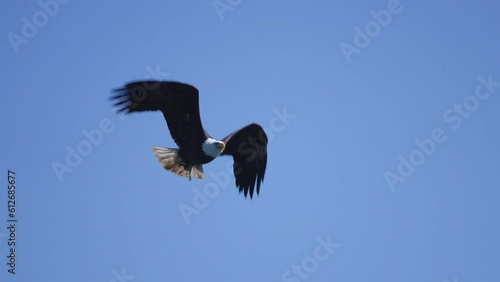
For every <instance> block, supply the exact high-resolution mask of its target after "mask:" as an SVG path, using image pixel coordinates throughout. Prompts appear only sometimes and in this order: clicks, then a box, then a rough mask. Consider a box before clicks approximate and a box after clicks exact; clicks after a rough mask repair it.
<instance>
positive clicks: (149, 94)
mask: <svg viewBox="0 0 500 282" xmlns="http://www.w3.org/2000/svg"><path fill="white" fill-rule="evenodd" d="M116 92H117V94H116V95H115V96H113V97H112V98H113V99H116V100H117V102H116V104H115V105H116V106H120V107H121V108H120V109H119V111H126V112H127V113H131V112H141V111H161V112H162V113H163V116H164V117H165V120H166V122H167V125H168V128H169V130H170V135H171V136H172V138H173V139H174V141H175V143H176V144H177V145H178V146H179V148H178V149H172V148H162V147H153V151H154V152H155V155H156V157H157V158H158V161H159V162H160V163H161V164H162V165H163V167H164V168H165V169H167V170H169V171H171V172H173V173H175V174H177V175H180V176H185V177H188V178H189V179H191V178H193V177H194V178H203V167H202V165H203V164H206V163H209V162H211V161H212V160H214V159H215V158H217V157H219V156H221V155H230V156H233V159H234V165H233V169H234V174H235V178H236V186H237V187H238V188H239V190H240V192H242V191H243V192H244V194H245V197H246V196H247V193H248V192H250V197H252V196H253V192H254V188H255V185H256V186H257V194H259V190H260V184H261V182H262V181H263V180H264V174H265V171H266V164H267V136H266V134H265V132H264V130H263V129H262V127H261V126H260V125H258V124H255V123H252V124H249V125H247V126H245V127H243V128H241V129H239V130H237V131H235V132H233V133H231V134H229V135H228V136H226V137H225V138H223V139H222V140H216V139H214V138H213V137H212V136H210V135H209V134H208V133H207V131H206V130H205V129H204V128H203V126H202V124H201V118H200V112H199V105H198V90H197V89H196V88H195V87H193V86H191V85H188V84H184V83H180V82H173V81H139V82H133V83H129V84H127V85H125V87H124V88H121V89H118V90H116Z"/></svg>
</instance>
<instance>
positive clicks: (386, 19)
mask: <svg viewBox="0 0 500 282" xmlns="http://www.w3.org/2000/svg"><path fill="white" fill-rule="evenodd" d="M410 1H411V0H410ZM402 11H403V6H402V5H401V3H400V2H399V0H389V2H387V6H386V8H385V9H382V10H380V11H378V12H377V11H374V10H372V11H370V15H371V16H372V18H373V20H371V21H369V22H367V23H366V24H365V25H364V27H363V28H360V27H358V26H355V27H354V32H355V34H354V39H353V44H354V45H353V44H349V43H347V42H345V41H342V42H341V43H340V45H339V47H340V51H342V54H343V55H344V58H345V59H346V61H347V63H350V62H351V61H352V58H351V57H352V56H353V55H354V54H357V55H359V54H360V53H361V50H362V49H364V48H366V47H368V45H370V43H371V42H372V39H374V38H375V37H377V36H378V35H379V34H380V32H381V31H382V28H386V27H387V26H388V25H389V24H390V23H391V21H392V18H393V16H395V15H398V14H400V13H401V12H402Z"/></svg>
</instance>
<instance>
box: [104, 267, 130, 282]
mask: <svg viewBox="0 0 500 282" xmlns="http://www.w3.org/2000/svg"><path fill="white" fill-rule="evenodd" d="M111 275H113V277H111V278H110V279H109V282H127V281H135V276H133V275H130V274H127V271H126V269H125V267H122V269H121V271H120V272H118V271H117V270H116V269H113V270H111Z"/></svg>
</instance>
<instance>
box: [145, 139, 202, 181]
mask: <svg viewBox="0 0 500 282" xmlns="http://www.w3.org/2000/svg"><path fill="white" fill-rule="evenodd" d="M153 151H154V152H155V156H156V158H158V161H159V162H160V163H161V164H162V165H163V168H165V169H166V170H169V171H171V172H173V173H175V174H177V175H180V176H184V177H188V178H189V179H190V180H191V178H193V177H194V178H200V179H203V177H204V175H203V167H202V166H201V165H187V164H185V163H184V162H183V161H182V159H181V158H180V157H179V150H178V149H169V148H162V147H153Z"/></svg>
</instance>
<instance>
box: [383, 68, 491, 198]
mask: <svg viewBox="0 0 500 282" xmlns="http://www.w3.org/2000/svg"><path fill="white" fill-rule="evenodd" d="M478 80H479V83H478V84H477V85H476V88H475V90H474V94H473V95H469V96H467V97H465V98H464V99H463V100H462V101H461V102H459V103H455V104H453V106H451V107H449V108H448V109H446V110H445V111H444V112H443V114H442V117H443V121H444V122H445V123H447V124H448V125H449V126H450V127H451V129H452V130H453V131H455V130H458V129H459V128H460V127H461V126H462V124H463V122H464V120H466V119H468V118H470V117H471V116H472V113H474V112H475V111H477V109H479V106H480V105H481V103H482V102H485V101H486V100H488V99H489V98H490V97H491V96H492V94H493V93H494V92H495V88H498V87H500V80H497V81H495V80H493V75H492V74H489V75H488V76H487V77H486V78H485V77H483V76H479V77H478ZM446 140H448V135H447V134H446V130H445V129H443V128H441V127H436V128H434V129H433V130H432V131H431V134H430V136H429V137H427V138H424V139H421V140H419V139H415V141H414V143H415V146H416V148H415V149H414V150H412V151H411V152H410V153H409V154H406V156H403V155H399V156H398V161H399V164H398V166H397V169H395V172H392V171H389V170H386V171H385V173H384V177H385V180H386V182H387V185H388V186H389V188H390V189H391V191H392V192H394V191H395V190H396V184H398V183H403V182H405V180H406V179H407V178H408V177H410V176H411V175H413V173H415V171H416V168H417V167H419V166H421V165H423V164H424V163H425V161H426V160H427V158H429V157H430V156H432V155H433V154H434V153H435V152H436V149H437V147H438V145H439V144H443V143H444V142H446Z"/></svg>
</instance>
